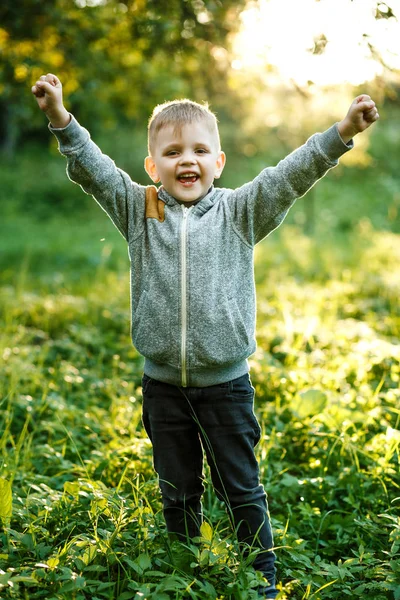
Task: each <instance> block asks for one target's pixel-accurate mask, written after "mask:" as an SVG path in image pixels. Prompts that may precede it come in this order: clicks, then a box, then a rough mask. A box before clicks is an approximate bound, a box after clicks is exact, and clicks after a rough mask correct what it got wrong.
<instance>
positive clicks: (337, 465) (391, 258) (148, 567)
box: [0, 211, 400, 600]
mask: <svg viewBox="0 0 400 600" xmlns="http://www.w3.org/2000/svg"><path fill="white" fill-rule="evenodd" d="M99 212H100V211H99ZM100 217H101V221H102V225H101V227H107V223H108V221H107V220H106V219H105V217H104V216H102V215H101V214H100ZM68 223H74V225H70V227H73V229H72V230H70V236H71V235H72V233H73V239H74V247H71V244H70V241H69V240H70V237H68V236H66V237H65V238H61V239H58V242H57V240H56V236H53V238H51V237H49V238H48V240H47V247H46V253H47V254H48V255H51V253H52V246H51V245H50V246H49V244H52V243H56V242H57V243H58V250H57V253H58V254H59V255H60V256H61V255H62V254H64V263H61V264H60V265H59V268H56V267H55V265H56V262H55V260H56V259H55V258H54V257H53V259H52V258H51V256H50V257H48V259H47V261H48V262H47V263H46V262H44V263H42V264H40V263H39V262H37V261H36V260H32V259H31V262H30V263H26V262H25V272H21V273H20V274H19V275H18V274H17V270H18V267H19V265H21V260H22V257H20V258H19V260H17V259H16V254H14V255H13V256H14V259H13V260H14V263H11V264H9V270H8V271H7V270H6V271H4V272H3V275H2V277H3V287H2V288H1V296H0V306H1V313H0V318H1V323H2V334H3V335H2V339H1V347H0V355H1V357H2V360H3V365H4V367H3V368H2V370H1V372H0V389H2V390H3V396H2V400H1V412H0V419H1V423H0V431H1V432H2V434H1V438H0V453H1V471H0V477H1V479H0V481H1V482H2V483H1V485H2V487H1V493H0V497H1V498H2V499H3V500H4V501H3V502H2V503H1V516H2V521H3V534H2V535H1V537H0V540H1V549H0V569H1V571H0V586H1V596H2V597H3V598H5V599H6V598H10V599H12V598H16V599H17V598H18V599H19V598H24V597H29V598H30V599H32V600H35V599H36V598H37V599H39V598H52V599H53V598H54V599H63V600H70V599H71V598H74V599H82V600H83V599H86V598H90V599H94V598H104V599H116V600H117V599H121V600H124V599H130V598H136V599H137V600H139V599H143V598H149V599H150V598H152V599H154V598H156V599H160V600H162V599H164V600H168V599H169V600H172V599H178V598H182V599H183V598H193V599H203V600H211V599H214V600H222V599H224V598H226V599H228V598H230V599H232V600H233V599H234V600H240V599H242V600H244V599H246V600H251V599H252V598H253V599H255V598H257V593H256V590H257V588H258V587H259V586H260V585H261V584H262V578H261V576H260V574H257V573H255V572H254V571H253V569H252V568H251V566H250V564H251V562H252V560H253V559H254V555H255V554H254V553H256V552H257V550H255V549H250V550H251V551H250V553H248V555H246V556H244V555H243V553H242V550H241V548H239V547H238V544H237V542H236V540H235V536H234V533H233V532H232V530H231V528H230V525H229V520H228V517H227V516H226V513H225V510H224V509H223V506H222V505H221V504H220V502H219V501H218V500H216V498H215V496H214V494H213V493H212V489H211V486H210V484H209V483H208V480H209V477H208V473H207V481H206V493H205V497H204V502H205V507H204V509H205V517H206V520H205V522H204V524H203V526H202V528H201V537H200V538H199V539H197V540H192V541H190V542H188V543H187V544H182V543H180V542H177V541H173V540H170V539H168V536H167V534H166V531H165V526H164V522H163V518H162V515H161V503H160V497H159V492H158V489H157V482H156V479H155V475H154V471H153V468H152V453H151V446H150V442H149V441H148V439H147V437H146V436H145V433H144V431H143V428H142V425H141V368H142V360H141V358H140V356H138V354H137V353H136V352H135V350H134V349H133V348H132V347H131V344H130V340H129V297H128V294H129V283H128V278H127V267H128V263H127V257H126V254H125V252H126V250H125V247H124V243H123V241H122V239H121V238H120V236H119V234H118V233H117V232H115V233H113V230H111V229H110V231H109V233H107V243H108V244H109V248H108V251H107V252H106V253H103V254H102V253H101V244H100V243H98V242H96V241H95V242H92V243H90V242H86V244H87V247H86V246H84V244H83V240H84V239H86V238H87V236H88V235H92V239H94V240H97V239H98V237H96V236H100V235H102V233H101V229H99V230H98V231H97V229H96V228H97V227H99V221H97V222H96V221H95V220H93V221H92V219H90V223H87V224H85V223H84V224H83V225H82V227H78V226H77V223H76V219H73V220H71V221H70V220H68V219H66V220H64V227H66V226H68ZM50 225H51V223H50ZM31 227H33V222H32V223H31ZM35 227H36V229H35V231H37V232H39V231H40V228H44V229H42V235H43V232H44V231H46V232H47V233H49V232H51V231H52V230H53V229H52V228H51V227H49V229H48V230H47V229H46V227H47V225H46V223H42V224H41V225H39V224H38V223H37V224H36V225H35ZM15 231H16V232H18V229H16V230H15ZM90 232H91V233H90ZM114 236H115V237H114ZM17 239H18V238H17ZM52 239H53V241H52ZM63 240H64V241H63ZM19 243H20V244H21V238H19ZM333 243H334V246H333ZM30 244H31V257H34V256H39V254H38V253H40V252H42V254H41V256H42V257H43V261H44V260H45V258H44V257H45V251H44V247H43V248H42V249H41V244H42V240H41V239H40V236H39V235H38V234H35V235H34V236H33V237H32V239H31V241H30ZM63 244H64V245H63ZM15 248H17V247H16V246H15ZM332 248H335V253H336V254H335V260H334V261H333V260H332ZM16 252H17V250H16V249H15V253H16ZM96 255H97V256H98V259H96V258H93V257H94V256H96ZM74 256H75V258H74ZM397 256H400V245H399V239H398V236H396V235H395V234H389V233H388V232H379V231H376V230H373V229H372V228H371V227H370V226H368V227H367V226H366V225H365V223H364V224H362V225H361V226H360V227H359V228H358V230H357V231H355V232H353V234H352V235H351V236H350V235H349V234H346V233H341V234H340V235H339V234H337V235H336V236H335V237H333V236H332V238H331V239H328V238H327V237H326V236H324V237H322V238H318V237H315V238H309V237H306V236H304V234H302V233H301V232H300V231H299V230H298V229H297V228H296V227H294V226H290V225H284V226H283V227H282V229H281V230H280V232H279V233H277V234H275V235H274V236H272V237H271V238H269V239H268V240H266V241H265V242H263V244H261V245H260V246H259V247H258V249H257V254H256V278H257V287H258V299H259V306H258V332H259V349H258V351H257V353H256V354H255V356H254V357H253V358H252V365H251V367H252V377H253V383H254V385H255V388H256V392H257V401H256V412H257V415H258V418H259V420H260V423H261V425H262V430H263V434H262V439H261V442H260V444H259V446H258V447H257V453H258V458H259V461H260V468H261V476H262V481H263V482H264V485H265V487H266V489H267V491H268V495H269V505H270V511H271V515H272V521H273V526H274V530H275V545H276V547H277V550H276V552H277V555H278V568H279V581H280V584H279V586H280V589H281V596H280V598H282V600H283V599H285V598H286V599H291V598H293V599H295V600H301V599H308V598H309V599H313V600H317V599H321V600H324V599H326V600H336V599H339V598H344V597H349V598H362V597H364V596H365V595H366V594H368V597H370V598H373V599H374V600H381V599H382V600H383V599H387V598H393V597H394V598H398V597H399V583H398V582H399V576H400V560H399V548H400V515H399V511H398V507H399V491H398V490H399V485H400V480H399V449H400V412H399V409H398V406H399V380H400V354H399V349H398V343H397V340H398V337H399V334H400V312H399V304H398V297H399V290H398V281H399V280H400V278H399V275H400V273H399V272H398V264H400V262H399V261H398V260H396V257H397ZM78 257H80V258H79V260H78ZM8 258H9V261H11V260H12V259H11V257H10V255H9V257H8ZM57 260H58V259H57ZM69 260H70V261H71V263H72V264H71V265H69V266H68V267H67V265H68V262H69ZM11 267H14V269H13V270H14V276H13V277H11V275H10V273H11V272H12V269H11ZM60 267H61V268H60ZM10 484H11V485H12V493H13V507H12V513H11V507H10V502H9V499H10V496H9V489H10V487H9V486H10Z"/></svg>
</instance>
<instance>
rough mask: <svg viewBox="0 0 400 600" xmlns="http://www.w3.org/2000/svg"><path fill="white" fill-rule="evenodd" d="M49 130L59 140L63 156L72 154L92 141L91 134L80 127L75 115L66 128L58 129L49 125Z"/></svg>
mask: <svg viewBox="0 0 400 600" xmlns="http://www.w3.org/2000/svg"><path fill="white" fill-rule="evenodd" d="M48 128H49V130H50V131H51V133H52V134H53V135H55V137H56V138H57V140H58V146H59V150H60V152H61V154H72V153H73V152H75V151H76V150H78V149H79V148H81V147H82V146H83V145H84V144H86V142H87V141H88V140H89V139H90V135H89V132H88V131H87V130H86V129H84V128H83V127H81V125H79V123H78V121H77V120H76V119H75V117H74V116H73V115H71V120H70V122H69V123H68V125H67V126H66V127H63V128H61V129H58V128H56V127H53V126H52V125H51V123H49V124H48Z"/></svg>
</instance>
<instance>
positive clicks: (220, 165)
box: [214, 151, 226, 179]
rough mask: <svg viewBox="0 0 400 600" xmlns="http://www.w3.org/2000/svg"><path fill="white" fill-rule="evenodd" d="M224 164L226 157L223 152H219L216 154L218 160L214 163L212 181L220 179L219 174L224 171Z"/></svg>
mask: <svg viewBox="0 0 400 600" xmlns="http://www.w3.org/2000/svg"><path fill="white" fill-rule="evenodd" d="M225 163H226V155H225V152H222V151H221V152H220V153H219V154H218V158H217V160H216V162H215V173H214V179H218V178H219V177H221V173H222V171H223V170H224V166H225Z"/></svg>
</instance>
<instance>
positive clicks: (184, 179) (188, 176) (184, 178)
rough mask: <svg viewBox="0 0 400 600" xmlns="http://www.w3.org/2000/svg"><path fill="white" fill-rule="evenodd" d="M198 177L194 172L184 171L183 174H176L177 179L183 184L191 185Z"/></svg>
mask: <svg viewBox="0 0 400 600" xmlns="http://www.w3.org/2000/svg"><path fill="white" fill-rule="evenodd" d="M198 179H199V176H198V175H196V173H184V174H183V175H179V176H178V181H179V182H180V183H182V185H185V186H190V185H193V184H194V183H196V181H197V180H198Z"/></svg>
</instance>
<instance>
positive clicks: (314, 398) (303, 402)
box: [292, 390, 328, 419]
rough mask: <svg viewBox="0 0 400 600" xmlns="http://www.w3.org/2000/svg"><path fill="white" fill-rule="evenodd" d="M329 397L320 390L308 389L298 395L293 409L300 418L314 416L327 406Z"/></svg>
mask: <svg viewBox="0 0 400 600" xmlns="http://www.w3.org/2000/svg"><path fill="white" fill-rule="evenodd" d="M327 401H328V398H327V395H326V394H325V393H324V392H321V391H320V390H307V391H305V392H301V393H300V394H299V395H298V396H296V398H295V400H294V402H293V404H294V405H293V406H292V410H293V412H294V414H295V415H296V416H297V417H298V418H299V419H305V418H307V417H314V416H315V415H317V414H318V413H320V412H322V411H323V410H324V408H325V407H326V404H327Z"/></svg>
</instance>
